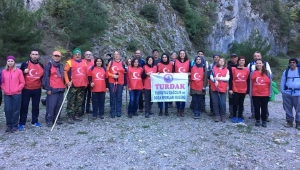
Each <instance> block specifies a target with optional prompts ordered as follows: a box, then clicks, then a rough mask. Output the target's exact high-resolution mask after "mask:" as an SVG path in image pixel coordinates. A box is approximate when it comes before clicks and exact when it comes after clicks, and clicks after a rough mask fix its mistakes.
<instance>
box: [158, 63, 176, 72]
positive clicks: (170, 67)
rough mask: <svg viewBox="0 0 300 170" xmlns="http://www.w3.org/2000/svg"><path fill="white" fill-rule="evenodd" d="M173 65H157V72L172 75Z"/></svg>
mask: <svg viewBox="0 0 300 170" xmlns="http://www.w3.org/2000/svg"><path fill="white" fill-rule="evenodd" d="M172 70H173V64H172V62H170V63H169V64H168V65H164V64H162V63H158V64H157V72H158V73H172Z"/></svg>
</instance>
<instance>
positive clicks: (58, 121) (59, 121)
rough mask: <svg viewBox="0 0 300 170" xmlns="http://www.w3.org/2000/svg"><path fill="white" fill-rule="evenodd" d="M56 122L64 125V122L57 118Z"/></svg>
mask: <svg viewBox="0 0 300 170" xmlns="http://www.w3.org/2000/svg"><path fill="white" fill-rule="evenodd" d="M56 124H58V125H62V124H64V123H63V122H62V121H61V120H57V121H56Z"/></svg>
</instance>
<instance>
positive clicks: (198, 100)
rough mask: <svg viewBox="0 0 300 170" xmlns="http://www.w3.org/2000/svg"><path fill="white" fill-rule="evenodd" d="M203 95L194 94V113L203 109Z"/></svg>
mask: <svg viewBox="0 0 300 170" xmlns="http://www.w3.org/2000/svg"><path fill="white" fill-rule="evenodd" d="M203 96H204V95H201V94H193V95H192V106H193V111H194V113H197V112H201V111H202V100H203Z"/></svg>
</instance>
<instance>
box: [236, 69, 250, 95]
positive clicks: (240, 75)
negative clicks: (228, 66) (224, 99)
mask: <svg viewBox="0 0 300 170" xmlns="http://www.w3.org/2000/svg"><path fill="white" fill-rule="evenodd" d="M248 76H249V69H248V68H247V67H244V68H243V69H242V70H241V69H237V68H235V67H232V91H233V92H236V93H246V92H247V79H248Z"/></svg>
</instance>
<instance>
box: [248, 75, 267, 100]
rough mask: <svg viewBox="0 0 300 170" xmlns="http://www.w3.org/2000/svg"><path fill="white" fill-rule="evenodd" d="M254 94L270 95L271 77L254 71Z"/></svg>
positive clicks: (252, 77) (252, 78) (252, 79)
mask: <svg viewBox="0 0 300 170" xmlns="http://www.w3.org/2000/svg"><path fill="white" fill-rule="evenodd" d="M251 81H252V96H269V94H270V78H269V77H268V76H267V75H263V76H261V73H260V72H259V71H254V72H253V73H252V76H251Z"/></svg>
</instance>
